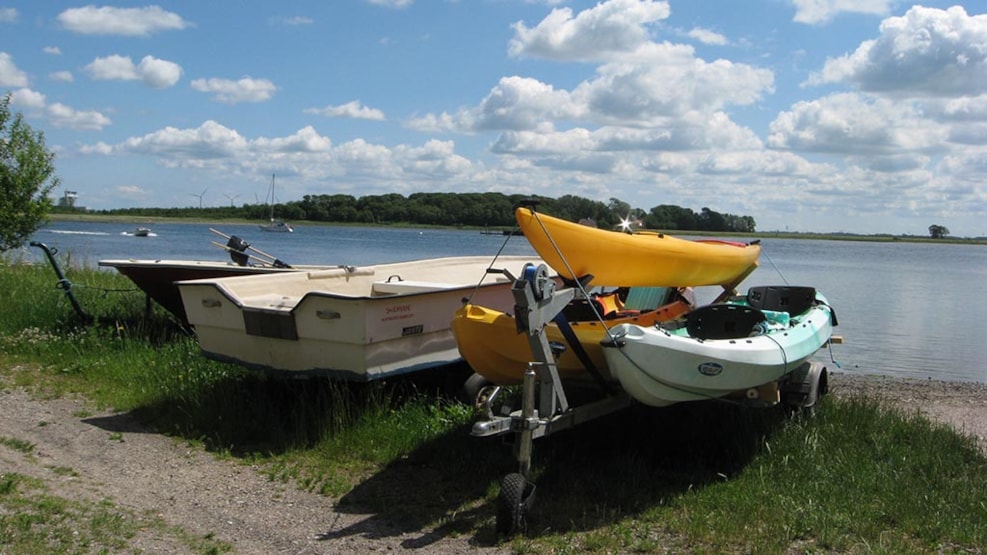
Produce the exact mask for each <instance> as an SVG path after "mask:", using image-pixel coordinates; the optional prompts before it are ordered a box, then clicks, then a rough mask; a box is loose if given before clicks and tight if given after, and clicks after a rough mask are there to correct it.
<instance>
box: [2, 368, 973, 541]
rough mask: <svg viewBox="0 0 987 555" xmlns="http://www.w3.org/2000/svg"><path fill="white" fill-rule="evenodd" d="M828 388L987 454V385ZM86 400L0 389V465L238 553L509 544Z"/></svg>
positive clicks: (150, 535)
mask: <svg viewBox="0 0 987 555" xmlns="http://www.w3.org/2000/svg"><path fill="white" fill-rule="evenodd" d="M830 385H831V392H832V393H833V394H834V395H855V394H864V395H868V396H870V397H874V398H881V399H887V402H889V403H893V404H896V405H898V406H901V407H903V408H905V409H906V410H912V409H914V410H917V411H921V412H923V413H924V414H927V415H928V416H929V417H931V418H933V419H936V420H939V421H942V422H946V423H948V424H950V425H952V426H954V427H955V428H956V429H957V430H959V431H960V432H962V433H964V434H968V435H972V436H974V437H976V438H977V439H978V440H979V441H980V444H981V445H982V446H983V448H984V450H985V454H987V384H969V383H944V382H935V381H907V380H899V379H893V378H879V377H860V376H855V375H850V374H836V375H833V376H832V377H831V380H830ZM84 409H86V404H85V403H84V402H83V401H81V400H73V399H66V398H62V399H53V400H39V399H36V398H33V397H31V396H30V395H29V394H28V393H27V392H25V391H22V390H18V389H13V388H6V389H3V390H2V391H0V415H2V416H0V437H3V438H15V439H21V440H25V441H29V442H31V443H32V444H34V446H35V447H34V449H33V450H32V452H31V453H30V454H25V453H23V452H20V451H17V450H15V449H11V448H10V447H8V446H5V445H0V473H6V472H17V473H21V474H24V475H30V476H35V477H38V478H41V479H43V480H44V481H45V482H46V483H48V484H49V487H50V488H51V493H52V494H54V495H58V496H62V497H67V498H73V499H91V500H93V501H99V500H104V499H109V500H112V501H113V502H114V503H116V504H117V505H119V506H121V507H125V508H128V509H130V510H132V511H133V512H134V513H136V514H139V515H156V516H158V517H160V518H161V519H163V520H164V521H165V522H166V523H168V524H170V525H173V526H178V527H180V528H182V529H184V530H186V531H187V532H189V533H190V534H193V535H197V536H206V535H207V534H212V535H213V537H215V538H216V539H218V540H222V541H226V542H229V543H230V544H232V545H233V546H234V550H235V552H236V553H241V554H254V553H257V554H262V553H263V554H269V553H294V554H316V553H320V554H321V553H353V552H381V551H383V552H402V551H421V552H427V553H439V554H450V553H463V552H477V553H498V552H501V551H506V550H504V549H501V548H498V547H490V546H477V545H474V544H473V543H471V538H469V537H449V536H445V535H442V534H437V533H435V531H433V530H419V531H416V532H412V533H407V532H399V531H396V530H395V529H394V528H393V527H391V526H389V525H388V523H387V522H385V521H382V520H381V519H380V518H378V517H376V516H375V515H372V514H366V515H361V514H352V513H343V512H337V511H335V510H334V508H333V504H332V500H331V499H329V498H327V497H323V496H320V495H316V494H311V493H305V492H301V491H298V490H297V489H295V488H294V487H292V486H291V485H290V484H281V483H277V482H272V481H270V480H268V479H267V478H266V477H265V476H263V475H262V474H261V473H259V472H257V470H256V469H254V468H251V467H248V466H245V465H243V464H240V463H237V462H235V461H231V460H225V459H221V458H216V457H214V456H213V455H210V454H209V453H205V452H203V451H202V450H201V449H199V448H197V447H189V446H187V445H185V444H183V443H182V442H179V441H176V440H175V439H173V438H169V437H166V436H163V435H160V434H156V433H153V432H152V431H149V430H147V429H145V428H144V427H143V426H141V424H140V423H139V422H136V421H135V420H134V419H133V418H132V417H131V416H130V415H128V414H113V413H103V414H97V415H93V416H79V415H80V414H83V412H82V411H84ZM59 468H61V469H65V468H69V469H72V470H74V471H75V472H74V473H73V474H72V475H66V473H64V472H56V469H59ZM158 530H159V528H156V527H147V528H146V529H145V530H144V532H142V533H141V534H139V535H138V537H137V538H135V539H134V540H133V541H132V543H131V547H132V548H134V549H135V550H144V551H146V552H150V553H181V552H187V551H188V548H186V547H185V546H183V545H181V544H180V543H178V542H177V541H176V540H175V539H174V538H173V537H171V536H168V535H166V534H161V533H160V532H159V531H158Z"/></svg>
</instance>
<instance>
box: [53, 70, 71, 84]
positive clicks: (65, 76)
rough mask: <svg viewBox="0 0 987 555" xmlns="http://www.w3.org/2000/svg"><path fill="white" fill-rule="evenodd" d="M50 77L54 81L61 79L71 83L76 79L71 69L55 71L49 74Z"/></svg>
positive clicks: (60, 80) (63, 81)
mask: <svg viewBox="0 0 987 555" xmlns="http://www.w3.org/2000/svg"><path fill="white" fill-rule="evenodd" d="M48 78H49V79H51V80H52V81H59V82H62V83H71V82H72V81H75V77H73V76H72V72H71V71H53V72H51V73H49V74H48Z"/></svg>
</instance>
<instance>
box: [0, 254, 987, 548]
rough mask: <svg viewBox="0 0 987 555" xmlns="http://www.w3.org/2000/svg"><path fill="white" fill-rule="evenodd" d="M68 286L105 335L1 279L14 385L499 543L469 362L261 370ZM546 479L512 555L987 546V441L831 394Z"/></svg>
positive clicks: (110, 283) (656, 440)
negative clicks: (476, 432) (350, 374)
mask: <svg viewBox="0 0 987 555" xmlns="http://www.w3.org/2000/svg"><path fill="white" fill-rule="evenodd" d="M70 274H71V275H70V276H69V277H70V279H72V280H73V281H74V282H75V283H77V284H79V285H82V284H84V285H86V286H87V287H85V288H83V287H79V294H80V301H81V302H82V304H83V307H84V308H85V309H86V310H87V311H88V312H91V314H92V316H94V318H95V321H94V323H91V324H85V323H83V322H82V321H80V319H79V318H78V317H77V316H75V315H74V311H73V310H72V308H71V306H70V305H69V303H68V302H67V300H66V299H65V298H64V294H63V292H62V291H61V290H57V289H55V288H54V287H53V286H52V284H53V282H54V274H53V272H52V271H51V269H50V268H47V267H44V266H38V267H30V266H22V265H13V266H10V265H8V266H4V267H0V292H2V294H3V302H4V306H5V307H6V308H7V310H4V311H2V312H0V363H2V364H0V383H2V378H3V377H4V376H6V379H7V380H8V381H11V380H13V381H16V382H17V383H20V384H22V385H24V386H27V387H30V388H33V389H35V390H36V391H44V392H47V393H49V394H58V393H59V392H63V391H73V392H80V393H83V394H85V395H86V396H87V397H88V398H89V399H92V400H93V402H94V403H95V404H96V405H98V406H101V407H111V408H114V409H117V410H124V411H131V412H133V413H134V414H135V415H137V416H138V417H139V418H140V419H141V420H142V421H144V422H146V423H147V424H148V425H150V426H154V427H156V428H157V429H158V430H160V431H162V432H165V433H169V434H173V435H176V436H178V437H183V438H187V439H188V440H190V441H197V442H201V443H202V444H203V445H204V446H205V447H206V448H207V449H210V450H213V451H215V452H218V453H221V454H224V455H225V456H230V457H234V458H236V459H237V460H246V461H250V462H252V463H254V464H258V465H259V466H260V467H261V468H262V469H263V471H264V472H266V473H267V474H268V476H270V478H271V479H273V480H285V481H294V482H295V483H296V484H297V485H298V486H300V487H303V488H306V489H309V490H312V491H316V492H320V493H323V494H327V495H330V496H332V498H333V499H334V501H335V504H336V507H337V510H340V511H354V512H359V513H361V514H365V513H373V514H376V515H377V518H380V519H384V520H386V521H387V522H388V524H389V525H390V526H391V528H392V529H393V530H394V532H395V533H396V534H397V533H401V532H411V531H417V530H420V528H421V527H423V526H431V527H433V528H435V532H434V533H433V535H437V536H441V535H460V534H467V535H471V536H472V537H473V538H474V541H475V542H476V543H479V544H481V545H484V544H494V543H496V542H498V541H502V540H499V539H498V538H496V537H495V536H494V533H493V518H494V512H495V509H494V506H495V497H496V494H497V485H496V484H497V483H498V481H499V478H500V477H501V476H503V475H504V474H506V473H507V472H511V471H513V470H514V469H515V462H514V460H513V458H512V454H511V448H510V446H509V445H505V444H504V443H503V441H501V440H500V439H499V438H494V439H485V440H481V439H476V438H472V437H469V435H468V429H469V425H470V421H471V413H470V410H469V408H468V407H466V406H464V405H462V404H460V403H458V402H456V401H454V400H453V399H452V396H451V395H450V392H451V390H452V388H450V387H449V383H455V382H456V381H457V380H460V379H462V378H465V377H466V375H467V374H468V369H466V368H465V367H455V368H449V369H445V370H444V371H443V372H442V373H438V374H434V375H428V376H425V375H423V376H414V377H410V378H405V379H399V380H387V381H384V382H375V383H370V384H352V383H345V382H337V381H332V380H326V379H304V380H294V379H284V378H282V377H279V376H277V375H264V374H261V373H257V372H254V371H249V370H246V369H243V368H240V367H238V366H235V365H229V364H221V363H218V362H214V361H210V360H207V359H205V358H204V357H202V356H201V355H200V353H199V350H198V346H197V344H196V342H195V339H194V336H192V335H190V334H189V333H187V332H186V331H184V330H182V329H181V328H180V327H179V326H177V324H176V323H175V322H174V321H173V320H172V319H170V318H169V317H168V315H167V314H163V313H162V312H161V311H160V309H157V308H155V309H154V310H152V312H151V313H150V314H147V313H146V312H145V305H144V300H143V296H142V295H141V294H139V293H135V292H119V293H112V294H111V293H109V292H108V291H106V290H110V289H127V288H128V287H130V286H129V282H127V281H126V280H125V279H124V278H122V277H121V276H118V275H116V274H114V273H110V272H102V271H94V270H87V269H75V270H72V271H71V272H70ZM12 368H19V370H12ZM431 378H434V380H432V379H431ZM533 475H534V478H535V480H536V482H537V484H538V496H537V498H538V501H537V503H536V505H535V508H534V510H533V511H532V514H531V515H530V516H531V518H530V525H529V528H528V531H527V533H526V534H524V535H522V536H519V537H516V538H513V539H511V540H509V542H508V543H507V545H508V546H509V547H511V548H513V549H514V550H515V551H517V552H537V553H543V552H558V553H566V552H573V551H581V552H589V553H597V552H599V553H603V552H634V551H636V552H650V551H663V550H670V551H701V552H717V553H718V552H764V553H779V552H811V551H816V552H871V551H877V552H896V553H897V552H930V551H931V552H939V551H942V552H952V551H963V550H970V551H974V552H976V551H977V550H982V549H983V546H984V545H987V505H985V502H984V496H983V492H984V491H987V460H985V458H984V456H983V455H982V453H981V452H980V451H978V448H977V446H976V444H975V443H974V441H973V440H971V439H970V438H966V437H963V436H960V435H957V434H956V433H955V432H953V431H952V430H950V429H947V428H945V427H943V426H939V425H935V424H933V423H931V422H929V421H928V420H926V419H924V418H922V417H920V416H918V415H911V414H906V413H902V412H897V411H892V410H888V409H884V408H881V407H880V405H879V403H877V402H876V401H875V400H872V399H864V398H857V399H851V400H849V401H846V400H836V399H831V398H827V399H824V402H823V403H822V405H821V406H820V407H819V409H818V410H817V411H816V413H815V415H814V416H813V417H795V418H788V417H786V416H785V415H784V414H782V413H781V412H780V411H774V410H751V409H745V408H742V407H738V406H734V405H728V404H724V403H715V402H714V403H686V404H681V405H677V406H673V407H669V408H666V409H649V408H644V407H632V408H631V409H630V410H626V411H621V412H619V413H616V414H613V415H611V416H608V417H606V418H601V419H598V420H595V421H592V422H589V423H587V424H584V425H581V426H579V427H578V428H575V429H572V430H568V431H566V432H562V433H557V434H553V435H552V436H549V437H547V438H543V439H540V440H538V441H537V442H536V444H535V460H534V466H533ZM0 486H2V484H0ZM2 503H3V500H2V497H0V504H2ZM0 512H2V511H0ZM347 533H358V532H356V531H346V530H344V531H340V532H337V534H338V535H346V534H347ZM327 539H331V537H330V538H327Z"/></svg>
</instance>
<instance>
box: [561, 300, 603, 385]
mask: <svg viewBox="0 0 987 555" xmlns="http://www.w3.org/2000/svg"><path fill="white" fill-rule="evenodd" d="M552 321H553V322H555V324H556V325H558V326H559V331H560V332H562V337H564V338H565V341H566V343H568V344H569V346H570V347H572V352H573V353H575V355H576V358H578V359H579V362H582V363H583V366H584V367H586V371H587V372H589V374H590V375H591V376H593V379H594V380H596V383H598V384H599V385H600V387H602V388H603V389H604V391H606V392H607V393H608V394H609V393H612V391H611V389H610V384H608V383H607V381H606V380H605V379H603V374H601V373H600V370H599V369H598V368H597V367H596V365H595V364H593V361H592V360H591V359H590V358H589V354H588V353H587V352H586V349H584V348H583V345H582V343H580V342H579V338H578V337H576V332H575V331H573V329H572V326H571V325H570V324H569V320H568V319H566V317H565V315H564V314H563V313H561V312H559V313H558V314H556V315H555V318H553V319H552Z"/></svg>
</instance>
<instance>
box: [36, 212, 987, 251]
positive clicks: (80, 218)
mask: <svg viewBox="0 0 987 555" xmlns="http://www.w3.org/2000/svg"><path fill="white" fill-rule="evenodd" d="M48 219H49V221H51V222H91V223H128V224H143V223H147V224H153V223H175V224H209V225H221V224H224V223H230V224H247V225H249V224H257V223H259V222H258V221H257V220H250V219H244V218H222V219H214V218H198V217H171V216H137V215H133V216H132V215H122V214H120V215H117V214H91V213H56V214H52V213H50V214H48ZM291 224H292V225H293V226H295V225H300V226H332V227H383V228H388V227H397V228H409V229H460V230H470V231H474V230H475V231H482V230H486V229H489V230H494V231H510V228H507V227H505V226H494V227H492V228H487V227H479V226H442V225H428V224H416V223H412V222H394V223H384V224H380V223H369V222H361V223H350V222H320V221H311V220H299V221H297V222H291ZM649 231H659V232H662V233H667V234H669V235H677V236H695V237H705V236H708V237H742V238H746V239H798V240H809V241H813V240H815V241H860V242H872V243H929V244H935V245H987V238H983V237H945V238H943V239H932V238H931V237H926V236H920V235H891V234H872V235H854V234H842V233H816V232H805V233H792V232H782V231H777V230H776V231H755V232H753V233H725V232H723V233H721V232H709V231H699V230H675V229H655V230H649Z"/></svg>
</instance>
